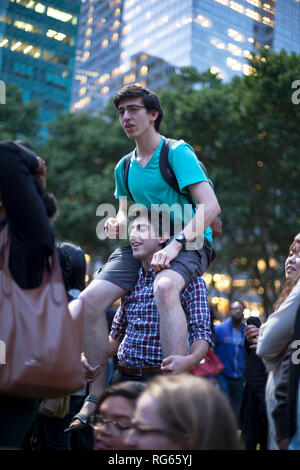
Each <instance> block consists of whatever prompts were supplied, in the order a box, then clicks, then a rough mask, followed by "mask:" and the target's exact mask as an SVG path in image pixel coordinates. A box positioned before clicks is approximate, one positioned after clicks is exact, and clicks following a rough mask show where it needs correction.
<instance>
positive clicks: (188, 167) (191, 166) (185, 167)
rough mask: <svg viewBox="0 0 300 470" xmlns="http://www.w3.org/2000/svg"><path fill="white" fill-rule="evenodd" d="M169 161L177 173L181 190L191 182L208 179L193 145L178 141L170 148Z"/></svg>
mask: <svg viewBox="0 0 300 470" xmlns="http://www.w3.org/2000/svg"><path fill="white" fill-rule="evenodd" d="M169 162H170V165H171V167H172V168H173V170H174V173H175V175H176V178H177V181H178V184H179V187H180V190H181V191H182V190H183V189H184V188H186V187H187V186H188V185H190V184H194V183H200V182H202V181H207V178H206V176H205V174H204V172H203V170H202V169H201V166H200V163H199V160H198V158H197V157H196V155H195V153H194V151H193V149H192V147H191V146H190V145H188V144H187V143H186V142H184V141H182V140H181V141H178V142H176V143H175V144H173V145H172V147H171V148H170V150H169Z"/></svg>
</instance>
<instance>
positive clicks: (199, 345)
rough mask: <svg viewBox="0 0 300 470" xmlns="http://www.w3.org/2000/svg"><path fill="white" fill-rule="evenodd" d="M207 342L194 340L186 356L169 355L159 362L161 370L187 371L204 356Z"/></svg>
mask: <svg viewBox="0 0 300 470" xmlns="http://www.w3.org/2000/svg"><path fill="white" fill-rule="evenodd" d="M208 349H209V344H208V342H207V341H205V340H204V339H199V340H197V341H194V342H193V343H192V345H191V347H190V350H189V354H188V355H187V356H179V355H174V356H169V357H166V358H165V359H164V360H163V361H162V363H161V370H162V371H163V372H165V373H168V374H180V373H182V372H189V371H190V370H192V369H193V368H194V367H195V366H196V365H197V364H199V362H200V361H201V360H202V359H203V358H204V357H205V355H206V353H207V351H208Z"/></svg>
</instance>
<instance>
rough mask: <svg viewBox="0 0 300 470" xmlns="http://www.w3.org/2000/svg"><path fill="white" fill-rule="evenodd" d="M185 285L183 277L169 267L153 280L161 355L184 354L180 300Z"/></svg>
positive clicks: (185, 346) (183, 319)
mask: <svg viewBox="0 0 300 470" xmlns="http://www.w3.org/2000/svg"><path fill="white" fill-rule="evenodd" d="M184 287H185V281H184V279H183V277H182V276H181V275H180V274H178V273H177V272H175V271H172V270H171V269H164V270H163V271H161V272H159V273H158V274H157V276H156V278H155V282H154V295H155V301H156V305H157V309H158V312H159V331H160V341H161V345H162V351H163V356H164V357H168V356H170V355H172V354H181V355H186V348H187V323H186V316H185V313H184V310H183V308H182V306H181V302H180V293H181V291H182V290H183V289H184Z"/></svg>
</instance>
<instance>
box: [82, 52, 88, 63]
mask: <svg viewBox="0 0 300 470" xmlns="http://www.w3.org/2000/svg"><path fill="white" fill-rule="evenodd" d="M89 57H90V53H89V51H85V53H84V54H83V56H82V62H85V61H87V60H88V59H89Z"/></svg>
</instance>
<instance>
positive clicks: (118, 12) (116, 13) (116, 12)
mask: <svg viewBox="0 0 300 470" xmlns="http://www.w3.org/2000/svg"><path fill="white" fill-rule="evenodd" d="M120 13H121V10H120V8H117V9H116V10H115V12H114V16H119V14H120Z"/></svg>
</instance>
